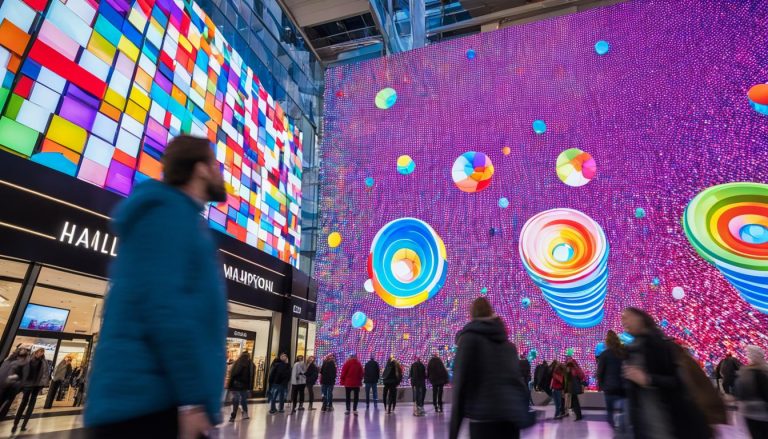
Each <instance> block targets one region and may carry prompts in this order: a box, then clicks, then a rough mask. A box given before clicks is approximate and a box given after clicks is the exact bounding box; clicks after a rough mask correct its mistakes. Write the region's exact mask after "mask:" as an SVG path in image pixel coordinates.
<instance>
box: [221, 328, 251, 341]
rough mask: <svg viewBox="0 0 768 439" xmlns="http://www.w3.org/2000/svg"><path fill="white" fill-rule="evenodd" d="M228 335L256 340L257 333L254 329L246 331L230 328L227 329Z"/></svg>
mask: <svg viewBox="0 0 768 439" xmlns="http://www.w3.org/2000/svg"><path fill="white" fill-rule="evenodd" d="M227 337H230V338H240V339H243V340H256V333H255V332H253V331H246V330H244V329H235V328H229V329H228V330H227Z"/></svg>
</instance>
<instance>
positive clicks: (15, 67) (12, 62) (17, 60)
mask: <svg viewBox="0 0 768 439" xmlns="http://www.w3.org/2000/svg"><path fill="white" fill-rule="evenodd" d="M19 66H21V57H20V56H18V55H16V54H15V53H12V54H11V59H9V60H8V71H9V72H12V73H18V72H19Z"/></svg>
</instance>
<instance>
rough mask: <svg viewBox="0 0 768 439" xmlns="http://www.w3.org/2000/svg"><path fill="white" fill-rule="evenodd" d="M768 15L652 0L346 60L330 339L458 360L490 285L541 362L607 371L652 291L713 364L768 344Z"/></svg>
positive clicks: (330, 221) (340, 90)
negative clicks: (624, 321) (629, 311)
mask: <svg viewBox="0 0 768 439" xmlns="http://www.w3.org/2000/svg"><path fill="white" fill-rule="evenodd" d="M765 17H768V3H766V2H762V1H715V0H712V1H701V0H681V1H676V2H668V1H630V2H626V3H621V4H619V5H615V6H610V7H605V8H600V9H594V10H590V11H586V12H582V13H577V14H572V15H568V16H564V17H560V18H556V19H551V20H544V21H540V22H536V23H532V24H528V25H524V26H514V27H510V28H507V29H503V30H499V31H496V32H491V33H483V34H480V35H476V36H472V37H468V38H462V39H456V40H452V41H449V42H446V43H441V44H435V45H432V46H429V47H427V48H425V49H420V50H414V51H411V52H407V53H405V54H400V55H396V56H391V57H388V58H383V59H377V60H373V61H370V62H366V63H362V64H357V65H349V66H342V67H338V68H334V69H331V70H329V71H328V72H327V76H326V81H327V82H326V96H325V113H324V118H325V129H324V146H323V148H322V163H323V168H322V171H321V183H322V185H321V197H320V198H321V206H320V210H321V211H322V212H323V215H322V217H321V221H322V223H321V227H322V229H321V235H322V237H323V239H322V240H321V242H320V243H319V246H318V256H317V261H316V271H315V277H316V278H317V279H318V281H319V285H320V294H319V295H320V297H319V299H318V321H319V328H318V336H317V352H318V354H319V355H320V356H322V355H325V354H327V353H329V352H334V353H336V354H337V355H339V356H341V357H340V358H344V356H345V355H346V354H347V353H349V352H356V353H357V354H358V355H359V356H360V358H368V355H369V354H374V355H376V356H377V357H378V358H379V360H381V359H382V358H383V357H384V356H388V355H389V354H395V355H396V356H397V357H398V358H399V359H401V360H402V361H404V362H405V363H406V364H410V363H411V362H412V361H413V356H414V355H420V356H421V357H422V358H428V356H431V354H432V353H433V352H438V353H440V354H441V355H442V356H443V358H444V359H449V360H450V359H451V358H452V356H453V350H454V338H455V336H456V333H457V332H458V331H459V330H460V329H461V328H462V327H463V326H464V325H465V324H466V322H467V321H468V319H469V317H468V314H469V305H470V303H471V302H472V300H473V299H474V298H476V297H479V296H482V295H485V296H487V297H488V299H489V300H490V301H491V302H492V304H493V305H494V307H495V310H496V312H497V313H498V314H499V315H500V316H501V317H502V318H503V319H504V320H505V322H506V323H507V326H508V329H509V332H510V337H511V339H512V340H513V341H514V342H515V343H516V344H518V346H519V348H520V350H521V351H522V352H530V351H532V350H535V352H536V357H537V359H536V362H539V361H540V360H542V359H546V360H547V361H551V360H552V359H553V358H558V359H560V360H562V359H564V357H565V355H566V354H569V353H573V354H574V355H575V357H576V358H577V359H578V360H579V361H580V362H581V363H582V364H583V365H584V367H585V368H586V369H588V370H594V367H595V366H594V365H595V352H596V351H597V350H599V349H600V346H598V344H599V343H600V342H601V341H602V340H603V338H604V337H605V333H606V331H607V330H609V329H613V330H616V331H617V332H618V333H621V332H622V331H621V324H620V315H621V310H622V309H623V308H624V307H626V306H630V305H631V306H639V307H642V308H645V309H646V310H648V311H649V312H650V313H651V314H652V315H653V316H655V318H657V319H658V322H659V323H660V325H661V326H662V327H663V329H664V331H665V332H666V333H667V334H668V335H669V336H672V337H675V338H677V339H679V340H681V341H682V342H683V343H685V344H686V345H687V346H689V347H690V348H691V349H692V351H693V352H694V354H695V355H696V357H697V358H698V359H699V360H701V362H702V363H705V362H707V361H711V362H715V360H717V359H719V358H722V357H723V356H724V355H725V353H726V351H732V352H734V353H735V354H736V355H738V356H740V357H742V358H743V355H744V350H743V347H744V345H745V344H746V343H754V344H758V345H764V343H765V340H764V334H765V333H766V332H768V316H766V315H765V313H766V312H768V185H766V183H768V116H767V114H768V90H766V89H767V88H768V85H764V84H763V83H765V82H768V70H766V67H768V20H766V19H765ZM738 182H741V183H738ZM733 183H738V184H733ZM715 364H716V363H715Z"/></svg>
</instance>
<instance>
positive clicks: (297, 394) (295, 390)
mask: <svg viewBox="0 0 768 439" xmlns="http://www.w3.org/2000/svg"><path fill="white" fill-rule="evenodd" d="M306 386H307V385H306V384H294V385H292V386H291V404H293V410H296V399H297V398H298V400H299V406H301V407H304V387H306Z"/></svg>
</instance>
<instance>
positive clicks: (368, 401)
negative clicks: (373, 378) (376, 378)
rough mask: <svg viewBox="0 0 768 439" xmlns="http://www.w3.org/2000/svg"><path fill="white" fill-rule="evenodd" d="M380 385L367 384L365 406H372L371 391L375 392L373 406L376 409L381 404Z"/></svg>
mask: <svg viewBox="0 0 768 439" xmlns="http://www.w3.org/2000/svg"><path fill="white" fill-rule="evenodd" d="M377 384H378V383H365V406H366V407H367V406H369V405H371V398H370V397H371V390H373V406H374V407H376V406H378V404H379V387H378V385H377Z"/></svg>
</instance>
